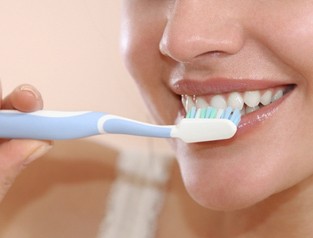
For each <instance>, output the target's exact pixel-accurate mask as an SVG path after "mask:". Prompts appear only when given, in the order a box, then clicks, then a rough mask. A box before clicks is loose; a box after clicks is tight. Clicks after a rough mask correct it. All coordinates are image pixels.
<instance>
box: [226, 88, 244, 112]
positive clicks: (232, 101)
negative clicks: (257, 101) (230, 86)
mask: <svg viewBox="0 0 313 238" xmlns="http://www.w3.org/2000/svg"><path fill="white" fill-rule="evenodd" d="M227 104H228V106H230V107H231V108H234V109H235V108H238V109H239V110H241V109H242V108H243V105H244V101H243V98H242V97H241V95H240V93H237V92H234V93H231V94H230V95H229V97H228V100H227Z"/></svg>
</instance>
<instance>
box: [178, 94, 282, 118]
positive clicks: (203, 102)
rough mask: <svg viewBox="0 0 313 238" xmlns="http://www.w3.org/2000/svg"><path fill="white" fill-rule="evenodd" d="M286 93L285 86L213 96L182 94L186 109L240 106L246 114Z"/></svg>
mask: <svg viewBox="0 0 313 238" xmlns="http://www.w3.org/2000/svg"><path fill="white" fill-rule="evenodd" d="M283 95H284V89H283V88H276V89H267V90H255V91H246V92H232V93H228V94H223V95H222V94H218V95H213V96H188V95H183V96H182V103H183V105H184V108H185V110H186V111H189V110H190V109H191V108H192V107H196V108H205V107H209V106H211V107H215V108H217V109H225V108H226V107H232V108H234V109H235V108H238V109H239V110H241V112H242V114H246V113H249V112H252V111H255V110H257V109H259V108H260V107H262V106H266V105H268V104H270V103H272V102H274V101H276V100H278V99H280V98H281V97H282V96H283Z"/></svg>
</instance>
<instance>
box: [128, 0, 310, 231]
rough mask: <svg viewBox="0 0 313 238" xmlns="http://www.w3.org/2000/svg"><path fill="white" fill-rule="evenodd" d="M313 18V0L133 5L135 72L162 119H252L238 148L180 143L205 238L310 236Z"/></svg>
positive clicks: (131, 58) (181, 0)
mask: <svg viewBox="0 0 313 238" xmlns="http://www.w3.org/2000/svg"><path fill="white" fill-rule="evenodd" d="M312 10H313V2H312V1H290V2H286V1H284V2H282V1H241V0H238V1H189V0H177V1H169V0H165V1H147V0H137V1H128V0H125V1H124V9H123V12H124V24H123V42H122V43H123V45H122V46H123V53H124V56H125V61H126V65H127V67H128V69H129V71H130V73H131V74H132V76H133V78H134V79H135V80H136V82H137V83H138V85H139V87H140V89H141V91H142V94H143V97H144V98H145V100H146V101H147V104H148V105H149V108H150V109H151V112H152V114H153V115H154V117H155V118H156V119H157V121H158V122H159V123H162V124H163V123H164V124H171V123H174V122H175V121H176V120H179V119H180V118H181V117H182V116H183V115H184V113H185V112H184V109H183V105H186V104H190V103H191V104H192V103H195V104H197V103H198V105H197V106H198V107H202V106H203V103H204V104H208V103H213V104H214V105H215V103H217V104H218V105H222V106H224V104H231V103H235V104H236V103H238V104H236V105H239V107H240V108H242V107H244V108H245V109H246V111H247V112H246V113H248V112H250V111H254V112H252V113H249V114H246V115H245V116H243V118H242V121H241V124H240V126H239V130H238V133H237V135H236V137H235V138H234V139H232V140H228V141H221V142H215V143H201V144H184V143H183V142H181V141H178V140H175V141H172V145H173V148H174V150H175V151H176V155H177V159H178V163H179V167H180V171H181V173H182V178H183V182H184V185H185V186H186V189H187V191H188V193H189V194H190V196H191V197H192V198H193V199H194V200H195V201H197V202H198V203H199V204H201V205H202V206H204V207H205V208H207V212H206V213H203V214H202V215H203V219H201V218H200V217H199V222H201V224H202V225H203V226H202V225H199V227H198V228H199V230H203V232H204V234H211V236H207V237H308V236H310V235H309V234H312V228H311V227H310V226H307V225H306V223H307V222H309V221H310V216H311V215H310V211H311V210H312V209H310V208H311V207H312V202H311V197H312V188H313V180H312V173H313V152H312V150H311V149H310V148H311V146H312V145H311V143H312V135H313V127H312V126H311V125H312V122H313V119H312V118H313V117H312V115H313V112H312V110H311V108H312V105H311V102H312V101H313V100H312V99H313V92H312V89H313V88H312V86H313V80H312V77H313V67H312V66H313V61H312V56H311V52H312V50H313V43H312V36H313V27H312V26H313V25H312V20H313V15H312V13H311V12H312ZM237 92H239V94H238V93H237ZM185 95H187V97H186V96H185ZM264 95H265V96H264ZM269 95H270V96H269ZM188 96H189V97H188ZM267 96H269V98H270V100H265V99H266V98H267ZM231 97H232V99H229V98H231ZM181 98H182V100H183V103H182V102H181ZM212 98H213V102H211V100H212ZM216 101H217V102H216ZM272 101H274V102H272ZM243 102H244V103H243ZM271 102H272V103H271ZM214 211H215V212H214ZM216 211H220V212H216ZM205 231H206V232H205Z"/></svg>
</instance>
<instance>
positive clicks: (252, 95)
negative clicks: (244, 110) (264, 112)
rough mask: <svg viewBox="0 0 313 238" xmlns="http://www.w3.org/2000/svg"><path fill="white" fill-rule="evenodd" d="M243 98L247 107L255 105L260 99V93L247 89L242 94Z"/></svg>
mask: <svg viewBox="0 0 313 238" xmlns="http://www.w3.org/2000/svg"><path fill="white" fill-rule="evenodd" d="M243 100H244V101H245V103H246V104H247V105H248V106H249V107H256V106H257V105H259V103H260V100H261V93H260V92H259V91H248V92H245V93H244V95H243Z"/></svg>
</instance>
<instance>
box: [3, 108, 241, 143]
mask: <svg viewBox="0 0 313 238" xmlns="http://www.w3.org/2000/svg"><path fill="white" fill-rule="evenodd" d="M239 121H240V112H239V110H232V109H231V108H227V109H225V110H217V109H214V108H206V109H196V108H192V109H191V110H190V112H188V113H187V118H184V119H182V120H181V121H180V122H179V124H178V125H169V126H159V125H152V124H148V123H142V122H139V121H135V120H130V119H127V118H124V117H119V116H114V115H110V114H106V113H102V112H88V111H82V112H60V111H46V110H42V111H36V112H31V113H23V112H19V111H15V110H1V111H0V138H8V139H9V138H15V139H39V140H67V139H77V138H83V137H88V136H93V135H99V134H106V133H111V134H128V135H137V136H147V137H161V138H180V139H181V140H183V141H185V142H187V143H193V142H203V141H213V140H224V139H228V138H231V137H233V136H234V135H235V133H236V131H237V125H238V123H239Z"/></svg>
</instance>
